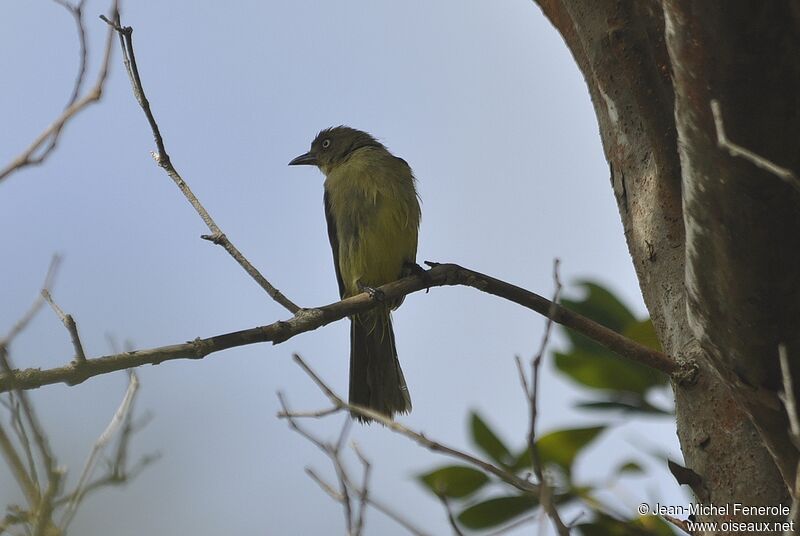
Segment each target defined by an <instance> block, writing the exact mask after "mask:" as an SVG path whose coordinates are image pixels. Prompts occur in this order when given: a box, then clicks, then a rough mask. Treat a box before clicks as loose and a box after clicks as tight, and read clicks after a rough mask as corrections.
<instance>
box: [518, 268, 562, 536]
mask: <svg viewBox="0 0 800 536" xmlns="http://www.w3.org/2000/svg"><path fill="white" fill-rule="evenodd" d="M559 264H560V261H559V259H555V260H554V261H553V282H554V284H555V290H554V291H553V299H552V301H551V305H550V311H549V312H548V315H547V322H546V323H545V327H544V334H543V335H542V342H541V344H540V345H539V350H538V352H536V355H535V356H534V358H533V359H532V360H531V381H530V388H528V385H529V384H528V381H527V380H526V379H525V371H524V369H523V367H522V362H521V360H520V359H519V357H517V359H516V361H517V368H518V369H519V373H520V379H521V382H522V386H523V388H524V389H525V396H526V398H527V399H528V406H529V408H530V422H529V424H528V451H529V452H530V456H531V465H532V467H533V472H534V474H535V475H536V478H537V479H538V481H539V503H540V504H541V505H542V509H543V510H544V512H545V513H546V514H547V516H548V517H549V518H550V520H551V521H552V522H553V525H554V526H555V528H556V531H558V534H559V535H560V536H569V533H570V531H569V528H568V527H567V526H566V525H565V524H564V522H563V521H562V520H561V516H560V515H559V513H558V509H557V508H556V506H555V504H554V503H553V491H552V488H551V487H550V484H549V483H548V481H547V475H545V470H544V467H542V460H541V457H540V456H539V448H538V447H537V445H536V419H537V417H538V400H539V371H540V370H541V365H542V358H543V356H544V353H545V351H546V350H547V345H548V344H549V342H550V335H551V333H552V331H553V317H554V316H555V312H556V311H555V308H556V307H558V301H559V297H560V296H561V289H562V284H561V278H560V277H559V273H558V268H559Z"/></svg>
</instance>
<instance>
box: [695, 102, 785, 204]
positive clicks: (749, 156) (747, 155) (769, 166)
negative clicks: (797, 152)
mask: <svg viewBox="0 0 800 536" xmlns="http://www.w3.org/2000/svg"><path fill="white" fill-rule="evenodd" d="M711 114H712V115H713V116H714V128H715V129H716V131H717V146H718V147H719V148H720V149H725V150H726V151H728V153H729V154H730V155H731V156H733V157H737V156H738V157H741V158H744V159H745V160H747V161H748V162H750V163H751V164H753V165H754V166H757V167H759V168H761V169H763V170H764V171H767V172H769V173H772V174H773V175H775V176H776V177H778V178H779V179H781V180H782V181H784V182H786V183H788V184H789V185H790V186H792V187H793V188H794V189H795V190H797V191H798V192H800V179H798V178H797V175H795V173H794V172H793V171H792V170H791V169H788V168H785V167H783V166H779V165H778V164H776V163H775V162H772V161H770V160H767V159H766V158H764V157H763V156H760V155H758V154H756V153H754V152H753V151H751V150H750V149H747V148H746V147H742V146H741V145H737V144H735V143H733V142H732V141H730V140H729V139H728V136H727V135H726V134H725V125H724V123H723V122H722V111H721V110H720V105H719V101H718V100H716V99H711Z"/></svg>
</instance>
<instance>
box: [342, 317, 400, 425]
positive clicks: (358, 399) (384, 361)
mask: <svg viewBox="0 0 800 536" xmlns="http://www.w3.org/2000/svg"><path fill="white" fill-rule="evenodd" d="M350 403H351V404H357V405H360V406H366V407H368V408H370V409H372V410H374V411H377V412H378V413H383V414H384V415H386V416H388V417H390V418H391V417H392V416H393V415H394V414H395V413H408V412H409V411H411V397H410V396H409V395H408V387H406V380H405V378H404V377H403V371H402V370H401V369H400V362H399V361H398V360H397V349H396V347H395V344H394V331H393V330H392V318H391V316H390V314H389V309H388V308H380V307H379V308H377V309H373V310H371V311H367V312H365V313H361V314H358V315H355V316H353V317H351V327H350ZM357 418H358V419H359V420H360V421H362V422H368V421H369V419H365V418H363V417H360V416H357Z"/></svg>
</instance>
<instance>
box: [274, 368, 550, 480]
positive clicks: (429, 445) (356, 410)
mask: <svg viewBox="0 0 800 536" xmlns="http://www.w3.org/2000/svg"><path fill="white" fill-rule="evenodd" d="M292 357H293V358H294V360H295V362H296V363H297V364H298V365H300V367H301V368H302V369H303V370H304V371H305V373H306V374H308V376H309V377H310V378H311V379H312V380H313V381H314V383H316V384H317V387H319V388H320V390H321V391H322V392H323V393H324V394H325V396H327V397H328V399H329V400H330V401H331V402H332V403H333V405H334V406H336V407H337V408H339V409H341V410H346V411H348V412H350V413H353V414H356V415H360V416H362V417H366V418H368V419H372V420H374V421H376V422H378V423H380V424H382V425H384V426H386V427H387V428H389V429H390V430H392V431H393V432H397V433H399V434H400V435H402V436H405V437H407V438H409V439H411V440H413V441H415V442H416V443H418V444H419V445H421V446H423V447H425V448H426V449H428V450H430V451H433V452H440V453H442V454H445V455H447V456H450V457H452V458H457V459H459V460H462V461H465V462H467V463H469V464H471V465H474V466H475V467H478V468H480V469H482V470H483V471H485V472H487V473H491V474H493V475H494V476H496V477H498V478H499V479H501V480H503V481H504V482H506V483H508V484H511V485H512V486H514V487H515V488H517V489H519V490H522V491H527V492H534V493H538V491H539V488H538V486H536V485H535V484H532V483H530V482H528V481H527V480H523V479H522V478H519V477H518V476H517V475H515V474H512V473H509V472H508V471H506V470H505V469H501V468H499V467H497V466H496V465H492V464H491V463H489V462H486V461H483V460H481V459H479V458H476V457H475V456H472V455H471V454H468V453H466V452H463V451H460V450H458V449H455V448H453V447H450V446H447V445H445V444H443V443H439V442H437V441H433V440H431V439H428V438H427V437H426V436H425V435H424V434H422V433H420V432H416V431H414V430H411V429H410V428H407V427H406V426H403V425H402V424H400V423H398V422H397V421H394V420H392V419H390V418H389V417H387V416H386V415H383V414H382V413H378V412H377V411H373V410H371V409H369V408H366V407H363V406H358V405H355V404H350V403H348V402H345V401H344V400H343V399H342V398H341V397H339V396H338V395H337V394H336V393H334V392H333V390H332V389H331V388H330V387H328V385H327V384H326V383H325V382H324V381H322V379H321V378H320V377H319V376H318V375H317V373H316V372H314V371H313V370H312V369H311V367H309V366H308V365H307V364H306V362H305V361H303V359H302V358H301V357H300V356H299V355H297V354H293V356H292ZM278 417H280V418H286V419H293V418H294V417H295V415H294V414H291V413H287V412H286V411H283V412H281V413H278Z"/></svg>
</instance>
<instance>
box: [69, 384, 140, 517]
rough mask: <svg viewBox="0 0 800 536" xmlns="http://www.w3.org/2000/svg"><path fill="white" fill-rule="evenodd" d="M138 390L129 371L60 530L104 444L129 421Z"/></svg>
mask: <svg viewBox="0 0 800 536" xmlns="http://www.w3.org/2000/svg"><path fill="white" fill-rule="evenodd" d="M138 391H139V378H138V377H137V376H136V373H135V372H133V371H131V373H130V377H129V379H128V388H127V389H126V390H125V396H124V397H123V398H122V402H121V403H120V405H119V407H118V408H117V411H115V412H114V415H113V416H112V417H111V421H110V422H109V423H108V425H107V426H106V429H105V430H103V432H102V433H101V434H100V436H99V437H98V438H97V441H95V443H94V445H93V446H92V450H91V452H90V453H89V457H88V458H87V459H86V463H85V464H84V466H83V471H82V472H81V476H80V478H78V483H77V485H76V486H75V491H74V492H73V493H72V494H71V497H72V499H71V500H70V501H69V503H68V504H67V508H66V510H65V512H64V515H63V516H62V518H61V524H60V525H61V530H62V532H66V531H67V528H68V527H69V524H70V523H71V522H72V520H73V519H74V518H75V514H76V512H77V510H78V506H79V505H80V503H81V501H82V500H83V498H84V496H85V494H86V487H87V485H88V484H89V481H90V479H91V477H92V473H93V472H94V469H95V467H96V465H97V460H98V458H99V457H100V454H101V453H102V452H103V450H105V448H106V446H107V445H108V443H109V442H110V441H111V439H112V438H113V437H114V434H116V432H117V430H119V429H120V428H122V427H123V425H124V424H125V423H126V422H129V421H130V416H131V411H132V409H133V402H134V400H135V398H136V393H137V392H138Z"/></svg>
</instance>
